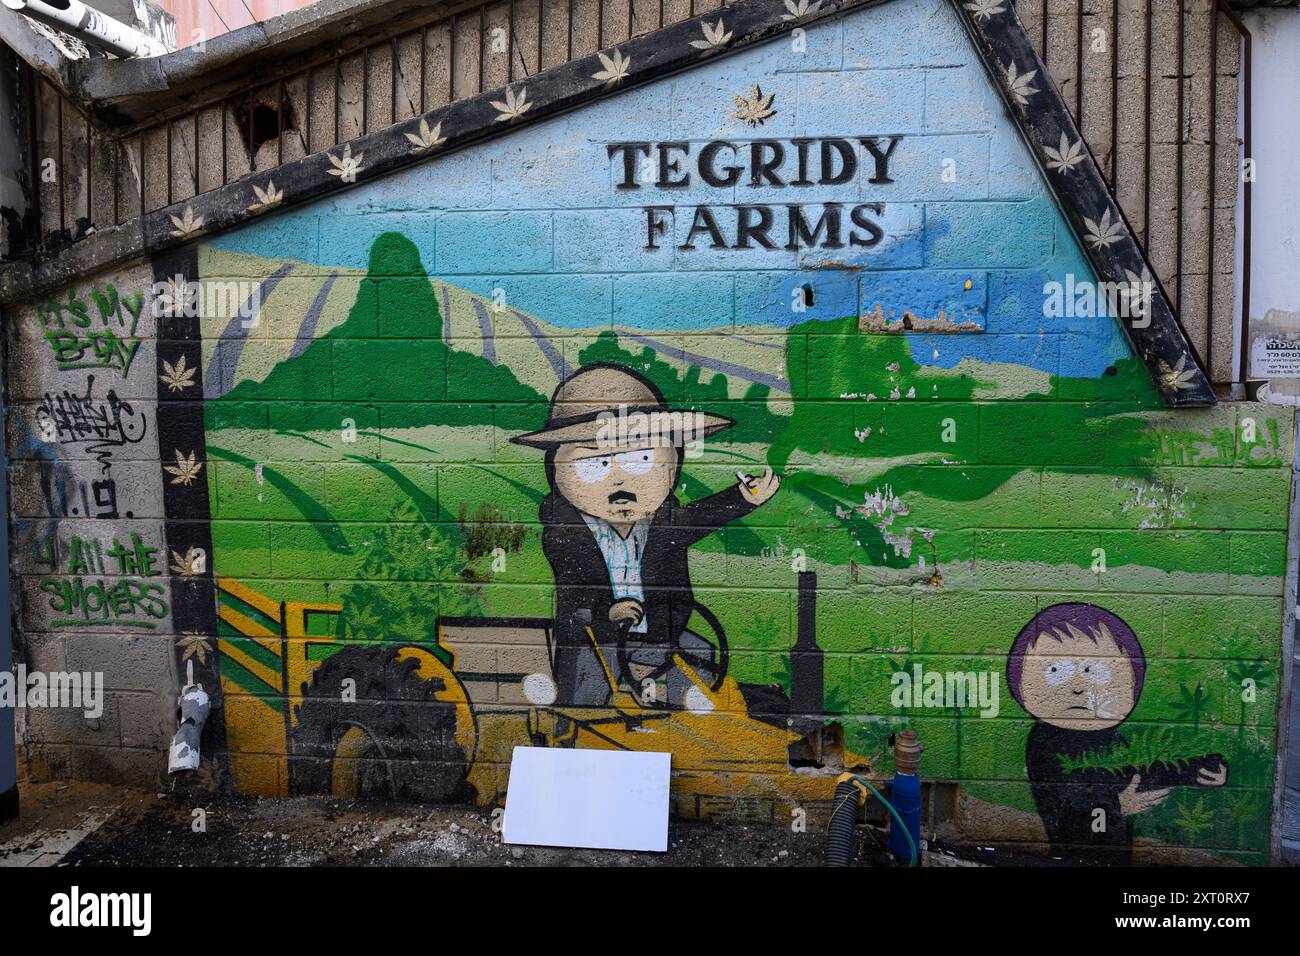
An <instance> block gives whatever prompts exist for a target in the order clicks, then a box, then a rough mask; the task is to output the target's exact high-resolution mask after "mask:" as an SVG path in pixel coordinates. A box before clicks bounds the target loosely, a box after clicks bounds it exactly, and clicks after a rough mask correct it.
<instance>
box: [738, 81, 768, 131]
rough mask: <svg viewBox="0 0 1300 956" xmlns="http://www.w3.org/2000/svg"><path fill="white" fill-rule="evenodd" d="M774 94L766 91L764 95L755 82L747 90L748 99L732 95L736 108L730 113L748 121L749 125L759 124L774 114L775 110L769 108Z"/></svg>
mask: <svg viewBox="0 0 1300 956" xmlns="http://www.w3.org/2000/svg"><path fill="white" fill-rule="evenodd" d="M774 96H776V94H775V93H768V94H767V96H764V95H763V91H762V90H761V89H759V86H758V84H757V83H755V84H754V86H753V88H752V89H751V90H750V91H749V98H748V99H746V98H745V97H743V96H733V97H732V99H733V100H735V101H736V109H735V110H734V111H733V112H732V114H731V115H732V116H734V117H736V119H738V120H742V121H743V122H745V123H748V124H749V125H750V126H760V125H762V123H763V122H764V121H765V120H767V119H769V118H770V117H773V116H775V115H776V110H774V109H772V108H771V106H772V98H773V97H774Z"/></svg>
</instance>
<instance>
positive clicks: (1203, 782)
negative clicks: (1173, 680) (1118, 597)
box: [1007, 604, 1228, 865]
mask: <svg viewBox="0 0 1300 956" xmlns="http://www.w3.org/2000/svg"><path fill="white" fill-rule="evenodd" d="M1145 675H1146V658H1145V656H1144V655H1143V653H1142V645H1141V644H1139V643H1138V639H1137V637H1136V636H1134V634H1133V630H1132V629H1131V628H1130V627H1129V626H1128V625H1127V624H1125V623H1124V621H1123V620H1121V619H1120V618H1119V617H1118V616H1116V615H1115V614H1112V613H1111V612H1110V611H1107V610H1104V609H1103V608H1099V607H1096V606H1094V605H1092V604H1054V605H1052V606H1051V607H1049V608H1045V609H1043V610H1042V611H1039V612H1038V613H1037V614H1036V615H1034V617H1033V619H1031V620H1030V621H1029V623H1028V624H1026V625H1025V626H1024V627H1023V628H1022V629H1021V631H1020V633H1019V634H1018V635H1017V636H1016V640H1015V643H1014V644H1013V645H1012V647H1011V650H1010V652H1009V653H1008V655H1007V685H1008V686H1009V687H1010V688H1011V694H1012V696H1013V697H1015V699H1016V703H1018V704H1020V706H1021V707H1023V708H1024V709H1025V710H1026V711H1028V713H1029V714H1030V716H1032V717H1033V718H1034V726H1033V728H1032V729H1031V730H1030V731H1029V740H1028V742H1027V744H1026V745H1025V768H1026V771H1027V772H1028V775H1029V787H1030V790H1031V791H1032V792H1033V795H1034V803H1035V804H1036V805H1037V807H1038V815H1039V816H1040V817H1041V818H1042V821H1043V826H1044V827H1045V828H1046V830H1047V838H1048V840H1050V841H1051V845H1052V853H1053V855H1057V856H1066V857H1076V858H1083V859H1085V860H1087V861H1089V862H1096V863H1110V864H1118V865H1125V864H1128V863H1129V862H1131V859H1132V850H1133V817H1134V815H1136V814H1138V813H1142V812H1144V811H1146V810H1150V809H1151V808H1153V807H1155V806H1158V805H1159V804H1160V803H1162V802H1163V801H1164V800H1165V799H1166V798H1168V796H1169V794H1170V792H1171V790H1172V788H1173V787H1175V786H1180V785H1198V786H1202V787H1219V786H1222V785H1223V784H1224V783H1225V782H1227V779H1228V766H1227V764H1226V763H1225V762H1224V760H1223V758H1222V757H1221V756H1219V755H1218V754H1212V755H1209V756H1205V757H1199V758H1197V759H1195V760H1191V761H1178V762H1177V763H1174V762H1171V763H1157V764H1155V765H1154V766H1149V767H1133V766H1126V767H1122V768H1119V769H1114V770H1109V769H1103V768H1101V767H1087V768H1082V769H1076V770H1069V771H1067V770H1065V769H1064V767H1063V766H1062V764H1063V762H1064V761H1067V760H1068V761H1070V762H1073V763H1077V762H1078V760H1079V758H1082V757H1085V756H1087V755H1093V756H1103V755H1105V754H1107V753H1108V752H1110V751H1112V750H1114V749H1122V748H1124V747H1127V746H1128V741H1127V740H1126V739H1125V738H1124V736H1123V735H1121V734H1120V733H1119V731H1118V729H1117V728H1118V727H1119V725H1120V724H1121V723H1123V722H1124V720H1125V719H1126V718H1127V717H1128V715H1129V714H1130V713H1132V712H1133V708H1134V707H1136V706H1137V702H1138V697H1139V696H1141V694H1142V681H1143V678H1144V677H1145Z"/></svg>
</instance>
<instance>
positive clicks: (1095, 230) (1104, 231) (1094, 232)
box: [1083, 209, 1124, 249]
mask: <svg viewBox="0 0 1300 956" xmlns="http://www.w3.org/2000/svg"><path fill="white" fill-rule="evenodd" d="M1083 224H1084V225H1085V226H1087V227H1088V234H1087V236H1086V238H1087V240H1088V245H1090V246H1092V247H1093V248H1094V249H1104V248H1106V246H1109V245H1111V244H1112V243H1114V242H1116V241H1117V240H1118V239H1119V237H1120V236H1121V235H1123V234H1124V227H1123V225H1122V223H1120V222H1119V220H1116V219H1111V216H1110V210H1109V209H1107V210H1106V211H1105V212H1103V213H1102V214H1101V218H1100V219H1097V220H1092V219H1089V218H1088V217H1087V216H1084V217H1083Z"/></svg>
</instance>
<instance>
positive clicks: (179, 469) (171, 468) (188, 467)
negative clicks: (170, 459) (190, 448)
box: [163, 448, 203, 485]
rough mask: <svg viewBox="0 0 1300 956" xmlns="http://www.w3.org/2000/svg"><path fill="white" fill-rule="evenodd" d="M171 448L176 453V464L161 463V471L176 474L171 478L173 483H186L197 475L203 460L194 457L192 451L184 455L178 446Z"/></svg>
mask: <svg viewBox="0 0 1300 956" xmlns="http://www.w3.org/2000/svg"><path fill="white" fill-rule="evenodd" d="M172 450H173V452H175V454H176V464H174V465H163V471H165V472H167V473H168V474H169V475H175V476H176V477H174V478H172V484H173V485H188V484H190V483H191V482H192V481H194V479H195V478H197V477H198V476H199V471H200V470H201V469H202V468H203V462H201V461H197V460H196V459H195V453H194V452H190V453H189V455H188V456H186V455H182V454H181V451H180V449H179V448H175V449H172Z"/></svg>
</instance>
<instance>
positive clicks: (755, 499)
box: [737, 467, 781, 505]
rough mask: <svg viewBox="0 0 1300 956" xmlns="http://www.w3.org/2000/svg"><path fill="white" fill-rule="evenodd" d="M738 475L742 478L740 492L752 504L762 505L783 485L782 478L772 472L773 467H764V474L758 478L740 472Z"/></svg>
mask: <svg viewBox="0 0 1300 956" xmlns="http://www.w3.org/2000/svg"><path fill="white" fill-rule="evenodd" d="M737 477H738V478H739V479H740V494H741V496H742V497H743V498H744V499H745V500H746V501H748V502H749V503H750V504H751V505H761V504H762V503H763V502H765V501H767V499H768V498H771V497H772V496H773V495H774V494H776V490H777V489H778V488H780V487H781V479H780V478H778V477H777V476H776V475H774V474H772V469H771V467H768V468H766V469H764V471H763V474H762V476H761V477H758V478H750V477H749V476H748V475H745V474H740V473H738V474H737Z"/></svg>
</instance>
